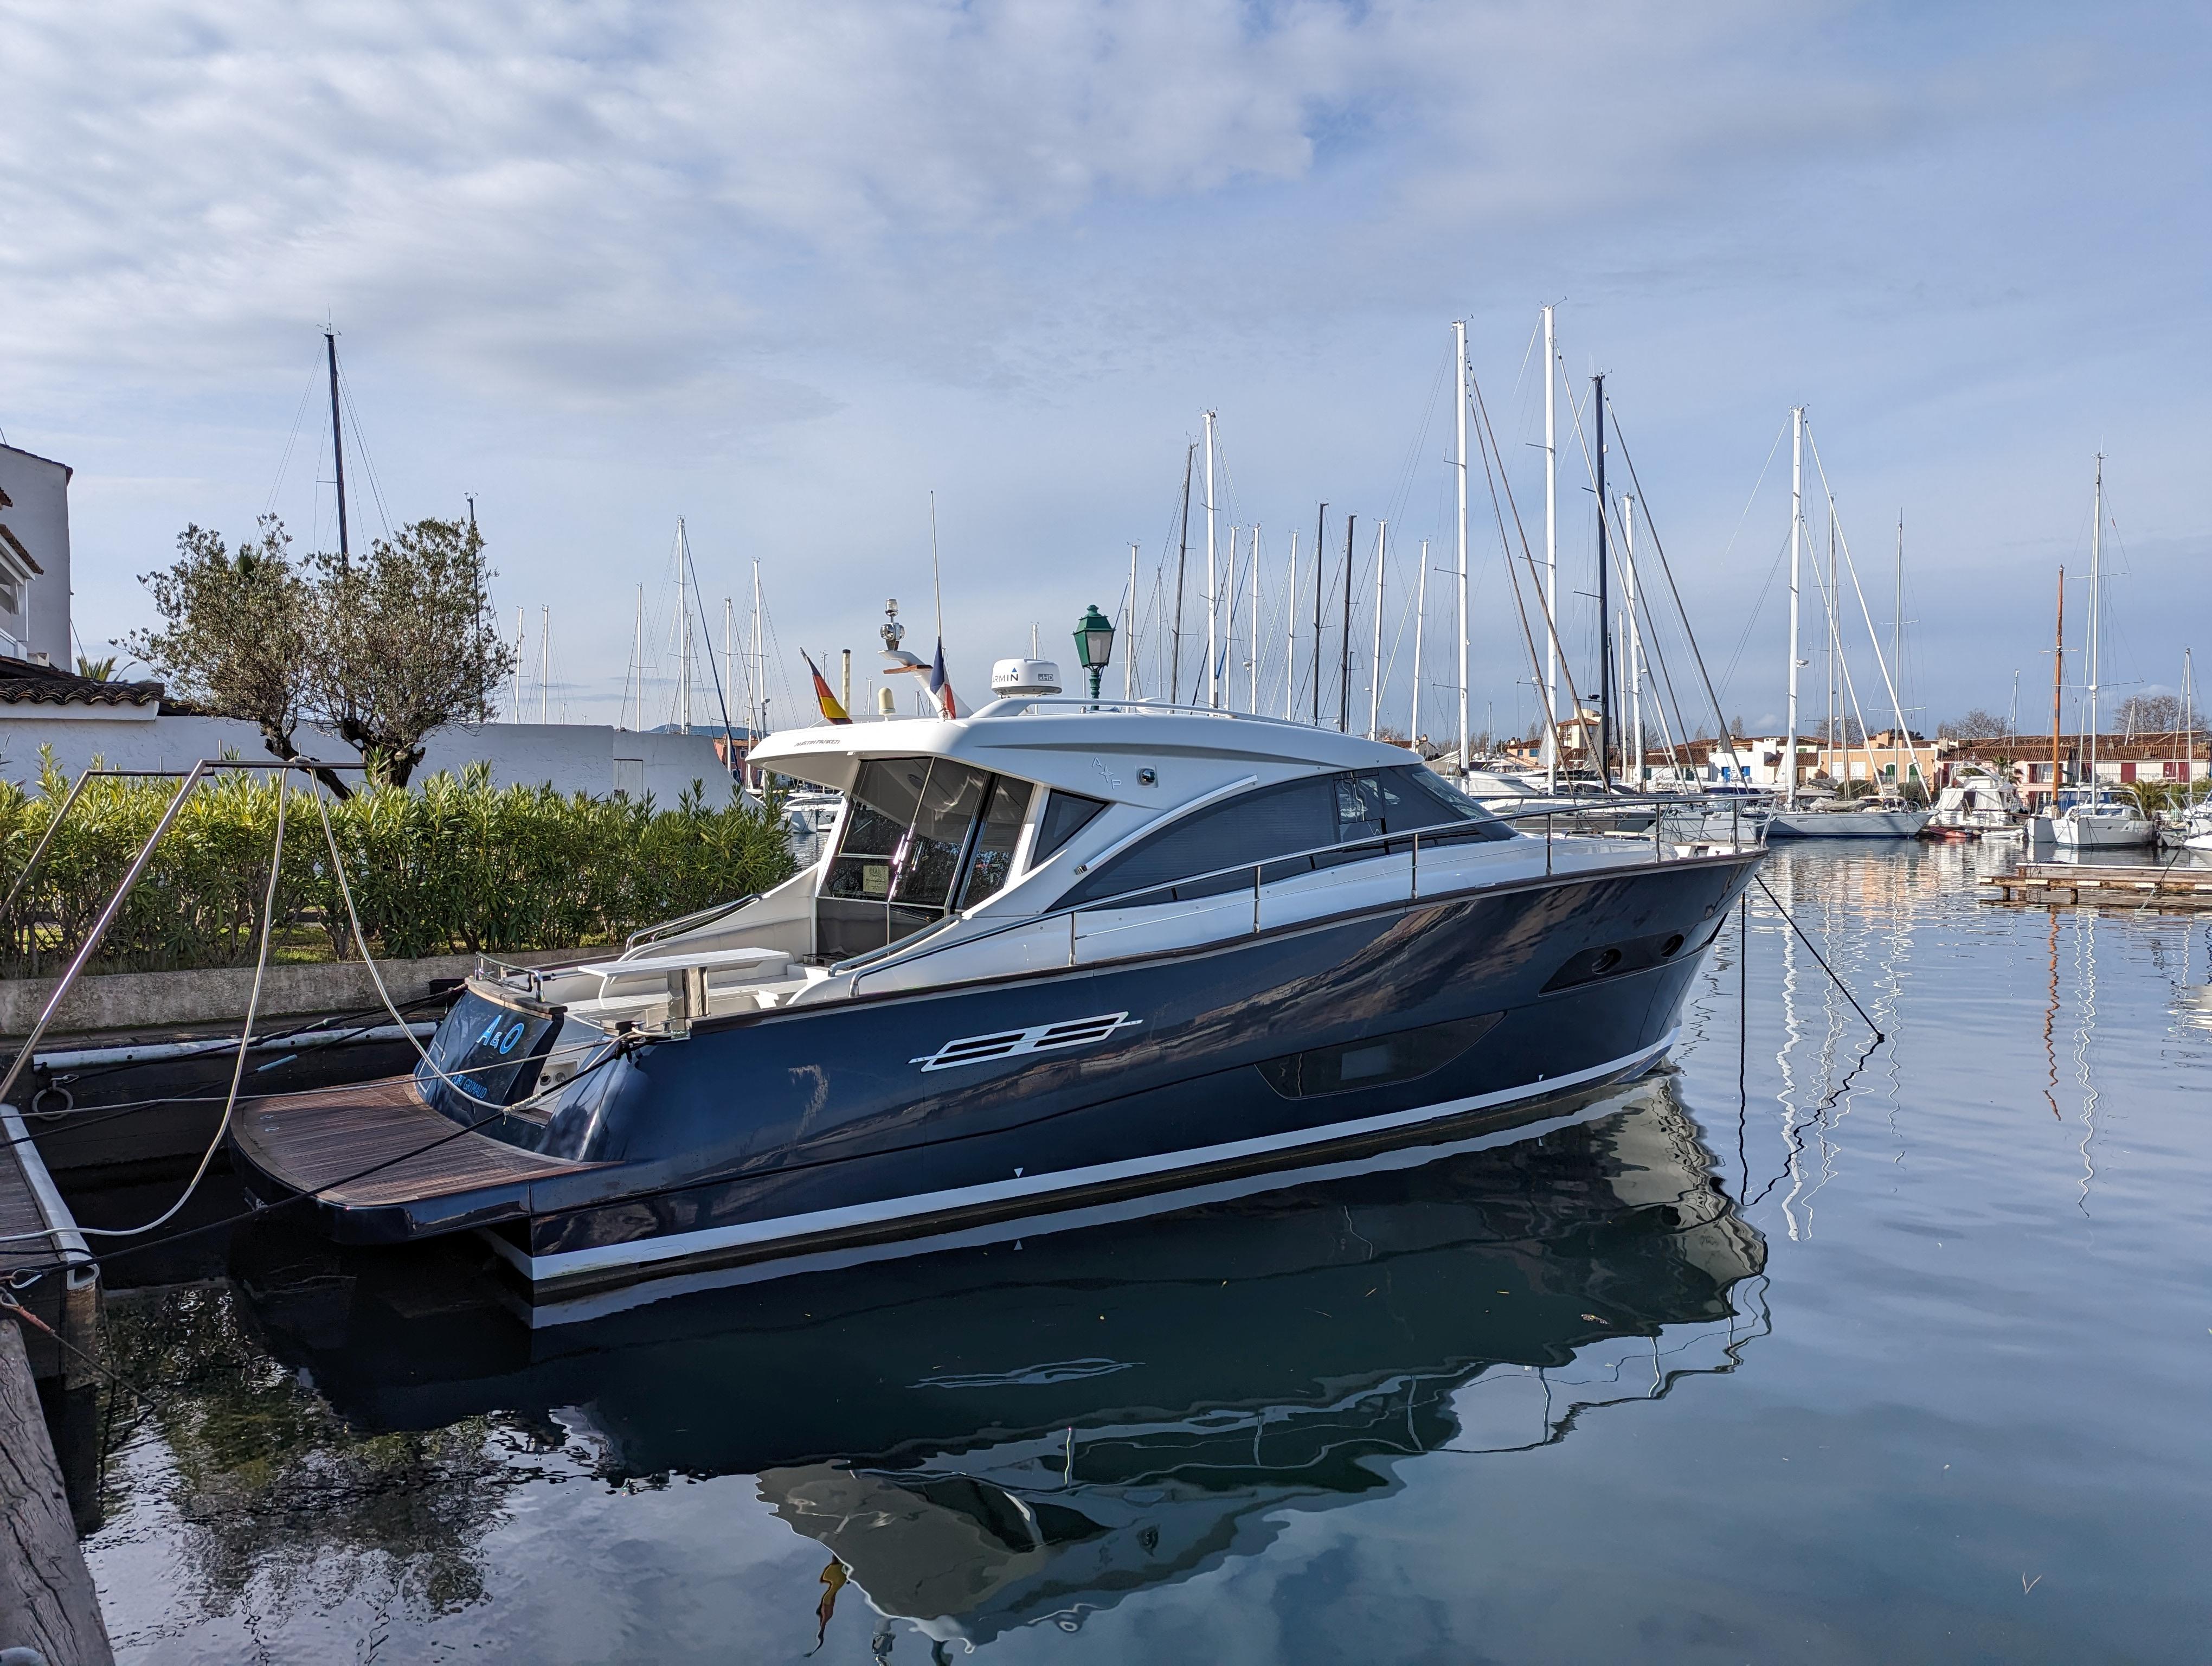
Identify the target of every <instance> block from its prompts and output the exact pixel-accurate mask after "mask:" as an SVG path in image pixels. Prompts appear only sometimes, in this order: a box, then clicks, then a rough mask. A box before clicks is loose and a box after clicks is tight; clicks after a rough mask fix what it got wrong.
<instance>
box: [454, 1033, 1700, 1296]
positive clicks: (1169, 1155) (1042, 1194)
mask: <svg viewBox="0 0 2212 1666" xmlns="http://www.w3.org/2000/svg"><path fill="white" fill-rule="evenodd" d="M1679 1033H1680V1032H1679V1031H1674V1030H1670V1031H1668V1032H1667V1033H1666V1034H1665V1035H1664V1036H1662V1037H1660V1038H1659V1040H1658V1041H1656V1043H1653V1044H1652V1045H1651V1046H1650V1047H1647V1048H1645V1049H1643V1050H1642V1051H1641V1052H1638V1053H1631V1054H1628V1055H1625V1056H1624V1057H1621V1058H1618V1059H1613V1060H1609V1061H1607V1062H1606V1063H1603V1064H1597V1065H1592V1066H1591V1067H1589V1069H1587V1070H1577V1071H1574V1072H1572V1073H1569V1074H1567V1075H1565V1076H1554V1077H1552V1078H1551V1079H1548V1080H1539V1081H1534V1082H1530V1083H1528V1084H1526V1085H1522V1086H1520V1087H1510V1088H1503V1089H1500V1090H1499V1091H1497V1092H1495V1093H1478V1094H1475V1095H1473V1096H1472V1097H1468V1098H1464V1099H1446V1100H1443V1101H1441V1102H1440V1103H1438V1104H1431V1105H1416V1106H1414V1107H1413V1109H1412V1110H1395V1111H1390V1112H1388V1113H1386V1114H1384V1115H1383V1116H1363V1117H1360V1118H1358V1120H1356V1121H1353V1122H1332V1123H1329V1124H1328V1125H1327V1126H1325V1127H1322V1128H1299V1129H1297V1130H1296V1131H1294V1132H1292V1133H1289V1134H1267V1135H1264V1136H1261V1138H1258V1139H1254V1140H1229V1141H1226V1142H1225V1143H1223V1144H1221V1145H1218V1146H1194V1147H1193V1148H1191V1149H1190V1150H1188V1151H1179V1152H1164V1153H1162V1154H1160V1155H1158V1156H1156V1157H1133V1158H1124V1159H1123V1160H1122V1161H1121V1162H1118V1163H1096V1164H1091V1166H1089V1167H1088V1168H1081V1169H1061V1170H1056V1171H1054V1172H1053V1173H1049V1174H1039V1175H1030V1176H1027V1177H1022V1176H1019V1175H1017V1176H1015V1177H1013V1178H1012V1179H1008V1180H994V1181H991V1182H988V1183H986V1184H983V1185H980V1186H958V1187H954V1188H951V1189H948V1190H945V1191H941V1192H921V1193H916V1194H915V1195H911V1196H908V1197H889V1198H883V1199H880V1200H878V1201H875V1202H872V1203H854V1204H848V1205H846V1206H845V1207H842V1208H836V1209H817V1210H814V1211H811V1213H806V1214H799V1215H783V1216H779V1217H777V1218H775V1219H769V1220H749V1221H744V1222H740V1223H739V1224H738V1225H733V1226H714V1227H708V1228H706V1229H704V1230H702V1231H695V1232H671V1233H667V1234H665V1235H664V1236H662V1237H650V1238H638V1239H635V1240H633V1241H631V1242H629V1243H606V1244H600V1245H598V1246H596V1247H594V1248H592V1249H569V1250H565V1251H562V1252H560V1253H558V1254H555V1255H550V1256H531V1255H526V1254H524V1253H523V1252H522V1251H521V1250H520V1249H516V1248H515V1247H514V1246H513V1244H512V1243H508V1242H507V1240H506V1239H505V1238H503V1237H500V1236H499V1235H498V1234H497V1233H493V1234H491V1235H489V1236H490V1242H491V1243H492V1245H493V1247H494V1248H495V1249H497V1250H498V1251H499V1253H500V1254H501V1256H505V1257H506V1258H507V1260H508V1261H510V1262H513V1264H514V1265H515V1267H516V1268H519V1269H520V1271H521V1272H523V1273H524V1274H526V1275H527V1276H528V1277H529V1278H530V1279H531V1280H533V1281H542V1280H551V1279H561V1278H568V1277H571V1276H573V1275H574V1274H580V1273H594V1272H603V1271H606V1270H609V1269H611V1268H624V1267H644V1266H648V1265H650V1264H652V1263H653V1262H660V1261H672V1260H676V1259H678V1258H679V1257H684V1256H698V1255H708V1254H712V1253H714V1251H716V1250H721V1249H736V1248H741V1247H744V1246H750V1245H759V1244H773V1243H779V1242H781V1241H783V1240H785V1239H803V1238H809V1237H816V1236H817V1235H818V1234H821V1233H825V1232H835V1231H843V1230H846V1229H848V1228H851V1227H855V1226H873V1225H883V1224H885V1223H887V1222H890V1221H896V1220H904V1219H913V1218H917V1217H927V1216H930V1215H935V1214H944V1213H949V1212H951V1211H953V1210H956V1209H963V1208H969V1207H975V1206H976V1205H978V1204H989V1203H1002V1202H1011V1201H1015V1200H1018V1199H1022V1198H1046V1197H1050V1196H1052V1195H1054V1194H1056V1193H1060V1192H1072V1191H1083V1190H1087V1189H1091V1188H1093V1187H1098V1186H1109V1185H1112V1184H1115V1183H1116V1182H1119V1181H1123V1180H1133V1179H1140V1178H1142V1177H1146V1176H1147V1175H1163V1174H1172V1173H1174V1172H1176V1170H1180V1169H1196V1168H1204V1167H1207V1166H1209V1165H1211V1164H1216V1163H1233V1162H1237V1161H1238V1160H1239V1159H1241V1158H1248V1157H1261V1156H1266V1155H1267V1154H1269V1153H1270V1152H1291V1151H1297V1150H1298V1149H1300V1148H1301V1147H1304V1146H1317V1145H1322V1144H1325V1143H1327V1142H1328V1141H1331V1140H1346V1139H1358V1138H1359V1137H1360V1136H1362V1135H1364V1134H1386V1133H1389V1131H1390V1130H1392V1129H1394V1128H1413V1127H1416V1126H1418V1125H1419V1124H1420V1123H1423V1122H1439V1121H1442V1120H1443V1119H1445V1118H1447V1117H1452V1116H1463V1115H1465V1114H1467V1113H1468V1112H1470V1111H1478V1110H1491V1109H1492V1108H1494V1107H1497V1106H1499V1105H1507V1104H1513V1103H1515V1102H1516V1101H1517V1100H1523V1099H1541V1098H1543V1097H1547V1096H1548V1095H1550V1094H1554V1093H1567V1092H1571V1091H1574V1090H1575V1089H1576V1088H1578V1087H1583V1086H1586V1085H1589V1083H1592V1082H1595V1081H1601V1080H1603V1079H1605V1078H1607V1077H1608V1076H1615V1075H1619V1074H1620V1073H1622V1072H1624V1071H1630V1070H1635V1069H1638V1068H1640V1067H1643V1066H1645V1065H1648V1064H1650V1062H1651V1061H1653V1060H1655V1059H1656V1058H1658V1057H1659V1056H1660V1055H1662V1054H1663V1053H1665V1052H1666V1051H1667V1049H1668V1048H1670V1047H1672V1046H1673V1045H1674V1037H1676V1035H1677V1034H1679Z"/></svg>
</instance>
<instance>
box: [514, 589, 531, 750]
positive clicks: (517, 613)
mask: <svg viewBox="0 0 2212 1666" xmlns="http://www.w3.org/2000/svg"><path fill="white" fill-rule="evenodd" d="M526 617H528V615H527V614H526V612H525V611H524V610H523V608H522V607H521V605H520V604H518V605H516V607H515V610H514V721H516V722H518V723H522V722H526V721H529V720H527V719H526V718H525V717H524V716H523V714H522V648H523V642H524V641H525V635H524V630H523V623H522V622H523V620H524V619H525V618H526Z"/></svg>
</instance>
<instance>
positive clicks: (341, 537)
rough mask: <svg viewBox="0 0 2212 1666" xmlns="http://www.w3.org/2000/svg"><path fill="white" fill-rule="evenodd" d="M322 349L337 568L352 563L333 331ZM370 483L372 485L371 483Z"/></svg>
mask: <svg viewBox="0 0 2212 1666" xmlns="http://www.w3.org/2000/svg"><path fill="white" fill-rule="evenodd" d="M323 347H324V349H325V351H326V352H328V354H329V355H330V364H331V465H332V477H333V478H334V479H335V480H336V481H337V488H338V566H339V567H340V568H341V569H343V568H346V567H349V566H351V565H352V564H353V563H352V559H351V552H350V550H349V549H348V547H347V544H346V508H345V430H344V429H343V428H341V427H340V426H339V424H338V334H337V331H336V330H335V329H330V330H325V331H323ZM372 483H373V482H372ZM469 518H470V520H471V522H472V523H473V521H474V520H475V519H476V506H475V505H474V504H471V505H470V506H469Z"/></svg>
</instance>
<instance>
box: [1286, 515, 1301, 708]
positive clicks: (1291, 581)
mask: <svg viewBox="0 0 2212 1666" xmlns="http://www.w3.org/2000/svg"><path fill="white" fill-rule="evenodd" d="M1297 663H1298V535H1297V533H1296V532H1292V533H1291V555H1290V560H1289V562H1288V564H1287V565H1286V566H1285V569H1284V571H1283V721H1284V722H1285V723H1287V722H1289V721H1291V700H1292V699H1293V698H1294V697H1295V696H1294V694H1293V691H1292V690H1291V682H1292V680H1293V678H1294V676H1295V673H1296V671H1297Z"/></svg>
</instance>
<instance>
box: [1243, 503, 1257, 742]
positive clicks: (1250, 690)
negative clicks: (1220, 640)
mask: <svg viewBox="0 0 2212 1666" xmlns="http://www.w3.org/2000/svg"><path fill="white" fill-rule="evenodd" d="M1245 559H1246V561H1247V562H1249V563H1250V565H1251V569H1252V620H1251V623H1250V624H1249V625H1248V626H1247V627H1246V629H1247V631H1248V633H1249V635H1250V638H1251V642H1252V657H1251V658H1250V659H1249V660H1247V661H1245V666H1244V670H1245V677H1244V696H1245V699H1244V703H1245V704H1246V706H1248V707H1249V708H1250V709H1251V711H1252V714H1254V715H1255V716H1257V715H1258V714H1259V711H1260V527H1259V524H1258V523H1257V522H1255V523H1254V524H1253V527H1252V553H1251V554H1250V555H1249V556H1246V557H1245Z"/></svg>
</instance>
